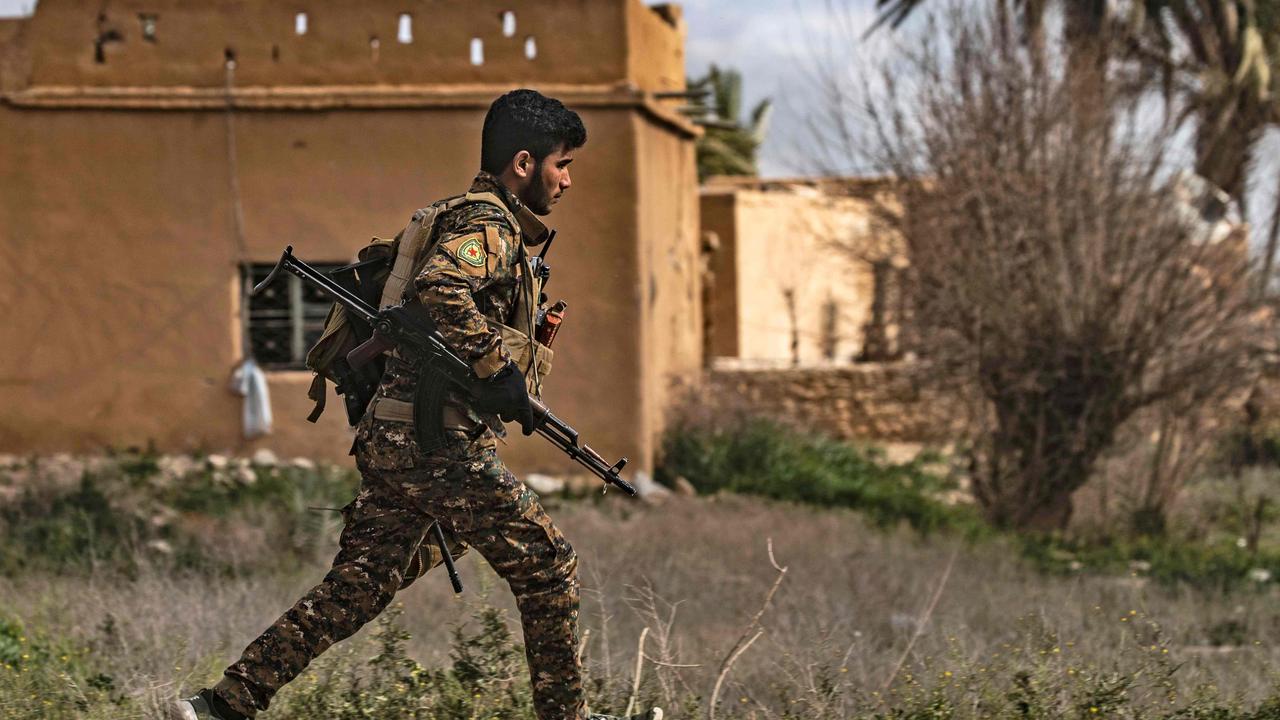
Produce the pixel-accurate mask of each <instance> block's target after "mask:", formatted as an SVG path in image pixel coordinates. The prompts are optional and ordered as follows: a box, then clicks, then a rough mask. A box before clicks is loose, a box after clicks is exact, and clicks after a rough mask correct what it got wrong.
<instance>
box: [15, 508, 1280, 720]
mask: <svg viewBox="0 0 1280 720" xmlns="http://www.w3.org/2000/svg"><path fill="white" fill-rule="evenodd" d="M552 514H553V516H554V517H555V518H556V519H557V522H558V523H559V524H560V525H561V527H562V528H563V529H564V531H565V533H566V535H567V536H568V537H569V539H570V540H571V541H572V542H573V544H574V545H575V547H576V548H577V549H578V551H579V554H580V555H581V556H582V560H583V562H582V567H583V569H584V586H585V589H586V594H585V598H584V612H583V618H584V623H585V626H586V628H588V629H589V631H590V632H589V635H588V639H587V648H586V654H587V658H588V662H589V667H590V671H591V673H592V678H593V679H594V680H595V681H596V682H598V683H602V684H603V685H604V686H605V687H608V688H615V687H616V688H623V689H624V691H623V693H624V694H623V697H624V698H625V695H626V692H625V689H629V688H630V687H631V686H632V680H633V676H634V672H635V667H636V659H637V641H638V639H639V637H640V635H641V632H642V631H643V629H644V628H645V627H648V628H649V633H648V636H647V638H646V644H645V654H646V656H647V658H648V659H646V660H645V661H644V662H643V663H642V668H643V670H642V672H643V673H644V675H645V677H644V683H645V693H646V694H647V695H649V696H655V697H658V698H659V699H665V700H666V701H668V702H673V701H675V702H678V701H679V699H680V698H685V697H688V696H700V697H702V698H706V697H708V696H709V694H710V691H711V687H712V685H713V683H714V682H715V679H716V675H717V671H718V670H719V668H720V667H721V664H722V662H723V661H724V660H725V658H726V656H727V655H728V653H729V652H730V651H731V649H732V648H733V647H734V645H735V643H736V642H738V641H739V640H740V638H741V637H742V636H743V632H744V628H745V627H746V626H747V625H748V623H749V622H750V621H751V619H752V617H753V615H755V614H756V613H757V611H759V610H760V608H761V604H762V602H763V601H764V599H765V596H766V593H767V592H768V591H769V589H770V587H771V586H772V584H773V583H774V581H775V580H776V579H777V577H778V573H777V570H775V569H774V568H773V567H771V565H770V563H769V561H768V558H767V555H766V542H767V540H768V539H770V538H771V539H772V541H773V544H774V552H775V554H776V557H777V561H778V563H779V564H780V565H783V566H786V567H787V568H788V572H787V574H786V577H785V580H784V581H783V582H782V583H781V585H780V586H779V587H778V589H777V593H776V595H774V596H773V598H772V602H771V604H770V606H769V607H768V608H767V609H766V611H765V612H764V613H763V614H762V616H761V617H760V620H759V624H760V629H762V630H763V634H762V635H761V636H760V638H759V639H758V640H757V641H755V642H754V643H753V644H751V646H750V647H749V648H747V649H746V650H745V651H744V652H743V653H742V654H741V656H740V657H738V658H736V661H735V663H734V665H733V668H732V671H731V673H730V674H729V678H728V680H727V683H726V685H725V689H724V690H723V691H722V693H721V695H722V702H723V704H724V705H725V706H733V707H739V708H742V709H744V710H745V709H753V710H755V711H756V712H758V713H760V714H761V715H763V716H766V717H767V716H770V715H772V714H774V713H776V712H780V711H781V710H784V709H785V704H786V703H788V702H790V701H791V700H796V699H797V698H798V699H799V700H801V701H804V702H807V703H816V702H818V701H819V700H821V701H822V702H824V703H827V705H826V707H828V709H829V710H831V711H832V712H833V713H834V715H835V716H839V715H844V714H849V713H852V712H853V710H854V706H853V705H848V706H844V705H842V706H841V707H835V708H832V707H830V703H831V702H839V703H862V704H863V705H864V707H865V706H867V704H870V706H874V704H875V702H876V698H877V696H876V695H874V694H873V693H875V692H877V691H878V690H880V689H881V686H882V684H883V683H884V682H885V680H886V678H887V677H888V675H889V673H891V672H892V670H893V668H894V666H895V664H896V663H897V662H898V660H899V658H900V656H901V655H902V653H903V650H904V648H906V647H907V644H908V641H909V640H910V639H911V637H912V636H913V635H914V634H915V633H916V630H917V620H918V618H919V616H920V615H921V614H922V613H923V611H924V609H925V608H926V606H927V605H928V604H929V602H930V600H931V599H932V596H933V595H934V593H935V591H936V590H937V588H938V583H939V580H940V578H941V576H942V574H943V569H944V567H945V565H946V563H947V561H948V558H949V557H950V556H951V554H952V551H953V549H955V545H956V543H958V542H959V541H957V540H955V539H952V538H947V537H937V538H934V539H920V538H919V537H918V536H917V535H915V534H914V533H911V532H910V531H906V530H903V531H897V532H888V533H885V532H880V531H875V530H872V529H870V528H868V527H867V526H866V525H865V524H864V522H863V521H862V520H861V519H860V518H859V517H858V516H857V515H856V514H854V513H851V512H847V511H836V510H832V511H827V510H822V509H816V508H810V507H799V506H792V505H784V504H775V503H768V502H762V501H758V500H751V499H745V498H738V497H714V498H699V499H694V500H686V499H675V500H672V501H669V502H668V503H666V504H664V505H661V506H658V507H647V506H644V505H641V504H638V503H628V502H624V501H614V500H613V499H612V498H610V500H609V501H607V502H601V503H591V502H579V503H570V504H564V505H562V506H559V507H554V508H553V510H552ZM460 567H461V570H462V572H463V573H464V575H465V579H466V581H467V582H468V588H469V590H468V595H467V597H466V598H465V599H462V600H460V599H457V598H455V597H454V596H453V595H452V593H451V591H450V589H449V587H448V583H447V581H446V579H445V578H444V576H443V574H437V573H432V574H430V575H428V576H427V577H426V578H424V579H422V580H420V581H419V582H418V583H417V584H416V585H415V586H413V587H412V588H410V589H409V590H407V591H405V592H404V593H402V594H401V596H400V597H399V600H400V602H402V603H403V605H404V608H405V612H404V623H405V627H406V629H407V630H408V631H409V632H410V633H411V634H412V640H411V642H410V644H409V648H408V649H409V653H410V655H412V656H413V657H414V658H415V659H417V660H418V661H420V662H422V663H423V664H424V665H427V666H438V665H441V664H444V663H445V662H447V656H448V647H449V639H450V628H451V625H452V624H453V623H455V622H456V621H458V620H460V619H462V618H464V617H466V616H467V614H468V613H467V610H466V608H465V607H464V605H465V604H466V603H470V602H474V601H475V600H476V598H477V596H478V595H480V594H484V593H486V592H487V600H486V601H487V602H491V603H493V604H496V605H499V606H501V607H504V608H512V609H513V606H512V603H511V601H510V598H509V597H508V595H507V592H506V590H505V588H504V587H501V586H499V583H498V581H497V579H496V577H495V576H493V575H492V573H491V572H490V571H488V569H487V568H485V567H483V565H482V563H481V562H480V561H479V560H478V559H477V558H476V557H474V556H470V557H468V558H467V559H465V560H464V561H463V562H462V563H461V565H460ZM324 569H325V565H324V563H322V562H320V561H318V560H317V561H315V562H313V563H312V564H310V565H308V566H302V567H298V568H296V569H295V570H293V571H290V572H287V573H281V574H276V575H263V574H259V575H248V576H243V577H196V576H190V575H187V576H173V575H170V574H166V573H164V572H160V571H155V570H144V571H142V572H141V574H139V575H137V576H136V577H134V578H132V579H125V578H120V577H113V576H108V575H105V574H92V573H90V574H87V575H78V576H50V575H23V576H18V577H15V578H12V579H9V580H7V581H6V582H4V583H3V584H0V614H9V615H13V616H16V617H17V618H18V619H20V620H21V621H22V622H23V623H24V624H25V625H26V626H27V627H28V628H45V629H48V630H50V631H54V632H56V633H57V634H59V635H64V636H70V637H73V638H75V639H76V642H77V643H79V644H83V645H84V646H85V647H93V648H94V650H95V651H96V654H98V655H99V656H101V657H105V658H110V661H111V663H112V665H111V667H110V674H112V675H113V676H114V677H115V678H116V679H117V683H118V684H119V685H120V687H122V689H123V690H124V691H125V692H127V693H130V694H137V695H144V696H148V697H152V698H159V697H162V696H165V695H171V694H174V693H177V692H179V691H187V690H191V689H194V688H196V687H198V686H200V685H201V684H205V683H209V682H212V681H214V680H215V679H216V675H217V671H218V670H219V669H220V668H221V666H222V665H223V664H224V663H226V662H228V661H230V660H231V659H233V657H234V655H235V654H236V653H237V652H238V651H239V650H240V648H241V647H242V646H243V645H244V644H245V643H247V642H248V641H249V640H250V639H251V638H252V637H253V636H254V635H255V634H256V633H257V632H258V631H259V630H261V629H262V628H263V627H265V625H266V624H268V623H270V622H271V621H272V620H273V619H274V618H275V617H276V616H277V614H278V613H279V612H280V611H282V610H283V609H284V608H285V607H287V605H288V604H290V603H291V602H292V601H293V600H294V599H295V598H296V597H297V596H298V595H299V594H300V593H301V592H303V591H304V590H305V589H306V588H307V587H308V586H309V585H310V584H311V583H312V582H314V581H316V580H318V579H319V578H320V577H321V576H322V574H323V572H324ZM486 587H487V588H488V590H487V591H486V590H484V588H486ZM1275 599H1276V598H1275V591H1274V590H1270V589H1268V590H1265V591H1243V592H1237V593H1234V594H1231V595H1215V594H1206V593H1204V592H1201V591H1196V590H1191V589H1178V588H1174V589H1169V588H1162V587H1157V586H1154V585H1149V584H1147V583H1146V582H1145V581H1144V580H1143V579H1141V578H1136V577H1129V578H1107V577H1097V576H1077V577H1065V578H1064V577H1049V576H1045V575H1042V574H1040V573H1037V572H1035V571H1034V570H1032V569H1030V568H1029V567H1028V566H1027V565H1026V564H1025V562H1023V561H1021V560H1019V559H1017V553H1016V552H1015V551H1014V550H1013V549H1011V548H1009V547H1006V546H1005V545H1004V544H1002V542H1000V541H994V542H993V541H988V542H983V543H980V544H978V545H975V546H972V547H969V546H962V547H960V548H959V550H958V552H957V554H956V560H955V564H954V568H953V570H952V572H951V573H950V577H949V580H948V582H947V584H946V586H945V587H944V588H943V589H942V593H941V595H940V596H939V599H938V602H937V606H936V609H935V610H934V612H933V613H932V616H931V617H930V618H929V622H928V624H927V625H926V626H925V627H924V628H923V629H922V631H921V633H920V636H919V638H918V640H917V641H916V642H915V643H914V645H913V646H912V649H911V652H910V654H909V655H908V657H907V661H906V664H905V667H904V671H903V673H902V676H901V677H900V678H899V683H898V684H899V688H898V689H897V690H896V691H898V692H903V693H906V692H909V691H911V689H912V688H913V687H914V688H917V689H919V688H920V687H921V685H923V686H925V687H933V686H944V685H947V684H948V683H953V682H956V681H955V680H954V679H953V678H954V677H956V675H958V674H959V671H960V669H961V668H970V669H975V668H984V667H986V666H987V665H992V666H993V667H994V665H995V664H998V663H1000V662H1002V661H1001V660H1000V658H1004V659H1005V660H1008V659H1011V658H1020V657H1025V658H1027V660H1028V662H1032V661H1036V659H1037V658H1041V659H1043V658H1044V656H1045V654H1048V655H1051V656H1054V657H1052V658H1050V659H1051V660H1053V661H1054V662H1059V663H1061V664H1062V666H1063V667H1064V668H1072V667H1075V668H1079V667H1086V666H1092V667H1096V668H1104V669H1105V668H1112V667H1116V668H1123V667H1125V666H1126V665H1128V664H1130V663H1131V662H1132V661H1133V657H1134V656H1141V655H1143V654H1144V653H1158V654H1160V655H1162V656H1165V658H1166V659H1171V660H1172V662H1174V663H1181V664H1182V666H1181V667H1180V668H1179V669H1178V670H1177V672H1176V674H1175V675H1174V682H1175V683H1176V686H1177V687H1178V688H1180V689H1182V690H1183V691H1184V692H1189V691H1190V690H1191V689H1192V688H1195V687H1213V688H1217V691H1218V692H1220V693H1221V696H1222V697H1225V698H1231V699H1237V700H1240V701H1242V702H1246V703H1257V702H1259V701H1261V700H1263V699H1264V698H1266V697H1268V696H1269V695H1271V694H1272V690H1273V688H1274V678H1273V669H1274V668H1275V667H1277V664H1276V662H1275V661H1276V659H1277V658H1276V654H1277V651H1278V650H1280V648H1278V647H1277V643H1276V641H1277V634H1278V633H1280V626H1278V624H1277V618H1276V616H1275V613H1274V610H1273V608H1274V605H1275ZM362 634H367V633H362ZM1224 640H1227V641H1231V642H1233V643H1234V644H1232V645H1229V646H1225V647H1212V648H1211V647H1209V646H1210V645H1211V644H1212V643H1213V642H1215V641H1216V642H1222V641H1224ZM1153 647H1154V648H1155V650H1152V649H1151V648H1153ZM1055 648H1056V649H1055ZM1165 650H1167V651H1168V653H1167V655H1165V653H1164V651H1165ZM1059 658H1060V659H1059ZM673 665H691V666H694V667H672V666H673ZM951 669H955V671H956V675H947V674H946V673H947V672H951ZM832 698H838V700H832ZM700 712H705V709H704V710H702V711H700Z"/></svg>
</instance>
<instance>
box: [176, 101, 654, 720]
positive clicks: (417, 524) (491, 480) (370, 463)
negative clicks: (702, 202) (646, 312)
mask: <svg viewBox="0 0 1280 720" xmlns="http://www.w3.org/2000/svg"><path fill="white" fill-rule="evenodd" d="M586 139H587V134H586V129H585V128H584V127H583V125H582V120H581V119H580V118H579V117H578V115H577V113H575V112H573V111H572V110H569V109H567V108H566V107H565V106H564V105H563V104H561V103H560V102H559V101H558V100H554V99H551V98H548V97H545V96H543V95H541V94H539V93H537V92H534V91H532V90H516V91H513V92H510V93H508V94H506V95H503V96H502V97H500V98H498V99H497V100H495V101H494V103H493V104H492V105H491V106H490V107H489V112H488V114H487V115H486V116H485V120H484V128H483V131H482V137H481V145H482V147H481V159H480V167H481V172H480V173H479V175H477V176H476V179H475V181H474V183H473V184H472V186H471V191H470V193H469V194H468V195H467V196H466V197H467V199H468V201H467V202H462V203H460V204H458V205H456V207H453V208H452V209H450V210H447V211H446V212H445V214H444V215H443V216H442V217H441V218H440V219H439V220H438V224H437V226H436V227H437V230H436V233H437V235H436V239H437V240H438V242H437V243H436V244H435V245H434V246H433V249H432V250H431V251H430V253H429V256H428V257H426V258H425V259H424V263H419V264H415V267H418V266H419V265H420V266H421V267H422V270H421V271H420V272H418V273H417V274H416V276H414V280H413V283H412V294H416V297H417V299H418V300H420V301H421V304H422V307H423V308H424V309H425V311H426V312H427V314H428V315H429V316H430V318H431V320H432V321H433V322H434V323H435V325H436V327H437V329H438V330H439V331H440V333H441V335H442V336H443V337H444V339H445V341H446V342H447V343H448V344H449V345H450V346H451V347H452V348H453V350H454V351H455V352H457V353H458V355H459V356H461V357H462V358H463V359H465V360H467V361H468V362H470V363H471V366H472V368H473V369H474V371H475V374H476V375H477V376H478V377H480V378H482V382H481V384H480V385H479V386H478V387H477V388H476V389H475V391H474V392H473V397H472V398H470V399H469V398H467V397H466V396H465V395H461V394H459V393H453V394H451V395H448V396H447V398H446V401H445V404H444V407H443V408H442V409H441V412H443V413H444V428H445V434H444V441H443V443H442V444H441V445H440V446H439V447H433V448H424V447H419V446H418V441H417V439H416V437H415V433H414V432H413V424H412V417H413V413H412V412H411V411H406V408H410V409H411V408H412V405H411V403H412V402H413V400H414V396H415V390H416V385H417V377H418V372H419V369H420V363H419V361H418V359H417V358H415V357H413V356H411V355H408V354H405V353H404V351H399V350H398V351H396V352H394V353H392V354H391V356H390V357H389V358H388V360H387V365H386V371H385V373H384V374H383V376H382V380H381V383H380V385H379V387H378V391H377V394H376V396H375V397H374V400H373V401H372V402H371V403H370V409H369V410H368V411H367V412H366V413H365V415H364V417H363V418H362V419H361V421H360V424H359V425H358V426H357V429H356V444H355V454H356V465H357V467H358V468H359V470H360V473H361V476H362V482H361V486H360V491H359V494H358V495H357V496H356V498H355V500H353V501H352V502H351V503H350V504H348V505H347V506H346V507H345V508H343V510H342V515H343V519H344V521H345V526H344V528H343V531H342V537H341V541H340V550H339V551H338V555H337V557H336V558H334V561H333V567H332V569H331V570H330V571H329V572H328V574H327V575H325V578H324V580H323V581H321V583H320V584H319V585H317V586H315V587H314V588H312V589H311V591H310V592H308V593H307V594H306V595H304V596H303V597H302V598H301V599H300V600H298V602H297V603H296V604H295V605H294V606H293V607H292V608H290V609H289V610H287V611H286V612H285V613H284V615H282V616H280V618H279V619H278V620H276V622H275V623H274V624H273V625H271V627H269V628H267V630H266V631H264V632H263V633H262V634H261V635H260V636H259V637H258V638H257V639H256V640H254V641H253V642H252V643H250V644H249V646H248V647H247V648H245V650H244V652H243V654H242V655H241V657H240V659H239V660H237V661H236V662H234V663H232V665H231V666H230V667H228V668H227V669H226V671H225V672H224V676H223V678H222V680H221V681H220V682H219V683H218V684H217V685H216V686H214V687H213V688H206V689H204V690H201V691H200V692H199V694H197V695H196V696H195V697H193V698H191V699H189V700H184V701H181V702H180V703H178V707H179V711H180V712H179V714H180V716H181V717H183V718H187V719H189V720H197V719H199V720H206V719H209V718H212V719H214V720H242V719H244V718H251V717H254V716H255V715H256V714H257V713H258V712H259V711H262V710H266V709H267V706H268V704H269V703H270V701H271V698H272V696H274V695H275V693H276V692H277V691H278V690H279V689H280V688H281V687H283V686H284V685H285V684H286V683H288V682H289V681H291V680H293V679H294V678H295V677H297V675H298V674H299V673H300V672H302V670H303V669H304V668H305V667H306V666H307V664H308V663H310V662H311V660H312V659H314V658H315V657H316V656H318V655H319V654H320V653H322V652H324V651H325V650H326V649H327V648H328V647H329V646H330V645H332V644H333V643H335V642H338V641H339V640H342V639H344V638H346V637H349V636H350V635H352V634H353V633H355V632H356V630H358V629H359V628H360V627H361V626H363V625H364V624H365V623H367V622H369V621H370V620H372V619H373V618H374V617H376V616H377V615H378V614H379V613H380V612H382V610H383V609H384V608H385V607H386V606H387V605H388V604H389V603H390V602H391V598H392V597H393V596H394V595H395V593H396V591H397V590H399V589H402V588H404V587H406V586H408V585H409V583H411V582H413V581H414V580H415V579H417V578H418V577H419V576H421V575H422V574H423V573H424V572H425V571H426V570H427V569H429V568H430V567H433V566H435V565H438V564H440V563H441V562H442V561H443V553H442V552H441V551H439V550H436V549H435V545H433V544H432V543H430V542H429V538H428V536H427V535H428V531H429V530H430V529H431V526H432V523H433V522H436V521H438V522H440V523H441V526H442V528H443V529H444V530H445V533H446V535H447V536H448V537H449V540H450V543H449V544H450V546H451V547H450V552H451V554H452V555H453V556H454V557H457V556H459V555H461V554H462V553H463V552H465V550H466V548H467V547H472V548H475V549H476V550H477V551H478V552H479V553H480V554H481V555H482V556H483V557H484V559H485V560H486V561H487V562H488V563H489V564H490V565H491V566H492V567H493V568H494V570H496V571H497V573H498V574H499V575H500V576H501V577H503V578H504V579H505V580H506V581H507V582H508V584H509V585H510V587H511V591H512V593H514V595H515V598H516V603H517V605H518V606H519V609H520V620H521V623H522V625H523V627H524V642H525V652H526V656H527V660H528V663H529V674H530V677H531V680H532V685H533V698H534V707H535V709H536V711H537V715H538V717H539V718H540V720H553V719H554V720H582V719H583V718H587V717H588V716H587V714H586V709H585V703H584V699H583V689H582V668H581V666H580V664H579V661H578V657H577V648H578V639H579V635H578V607H579V583H578V572H577V567H578V558H577V555H576V554H575V553H574V551H573V548H572V547H570V546H569V543H568V542H567V541H566V540H565V538H564V536H563V535H561V533H560V531H559V530H558V529H557V528H556V526H555V524H554V523H552V521H551V518H550V517H548V516H547V513H546V511H545V510H543V508H542V505H541V504H540V503H539V502H538V498H537V496H536V495H535V494H533V493H532V492H531V491H530V490H529V489H528V488H526V487H525V486H524V484H523V483H521V482H520V481H519V480H517V479H516V478H515V476H513V475H512V474H511V472H510V471H508V470H507V468H506V466H505V465H503V463H502V460H500V459H499V458H498V454H497V449H496V448H497V438H498V437H499V436H501V435H503V434H504V431H503V427H502V422H501V420H507V421H518V422H519V423H520V425H521V429H522V431H523V432H524V434H526V435H528V434H530V433H532V432H533V431H534V429H535V419H534V416H533V412H532V410H531V408H530V404H529V396H528V394H527V392H526V382H527V380H526V377H525V373H524V372H522V369H523V370H526V371H528V372H530V374H531V376H536V375H537V374H538V370H537V368H536V362H535V363H534V366H533V367H526V368H521V367H519V366H517V364H516V363H515V362H514V361H513V357H512V353H513V348H508V347H507V345H508V344H511V345H513V346H514V345H515V344H516V340H518V339H519V338H522V337H524V341H523V342H524V344H525V345H528V344H529V343H528V342H527V337H525V336H526V335H527V334H529V330H531V327H530V322H522V318H520V317H515V315H520V314H523V310H527V308H523V306H524V305H526V304H527V303H522V302H521V300H520V298H521V297H522V296H523V297H525V298H528V297H529V292H530V290H529V287H530V286H529V285H528V284H527V283H530V282H533V278H530V277H529V275H530V273H528V272H527V271H525V269H527V268H528V267H529V266H528V264H527V262H525V252H526V250H525V248H526V247H529V246H537V245H539V244H541V243H542V242H544V241H545V240H546V238H547V235H548V232H547V228H546V226H545V225H543V224H542V222H541V221H540V220H539V219H538V216H540V215H547V214H548V213H550V212H551V207H552V205H554V204H555V203H556V202H557V201H559V199H560V197H561V195H563V194H564V192H565V191H566V190H568V189H569V187H570V180H569V165H570V163H572V162H573V159H574V152H575V151H576V150H577V149H579V148H581V147H582V146H583V145H584V144H585V143H586ZM472 198H476V201H474V202H473V201H470V200H471V199H472ZM481 198H487V200H481ZM518 311H519V312H518ZM513 328H516V330H513ZM521 328H523V330H524V331H525V332H524V333H521V332H519V329H521ZM504 337H506V338H508V340H510V342H504V339H503V338H504ZM513 338H514V340H513ZM535 360H536V358H535ZM529 382H536V378H531V380H529ZM589 717H590V718H604V717H605V716H597V715H592V716H589ZM635 717H636V718H646V719H648V720H660V719H661V717H662V711H661V710H659V709H657V708H654V709H652V710H650V711H649V712H647V713H644V714H643V715H639V716H635Z"/></svg>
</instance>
